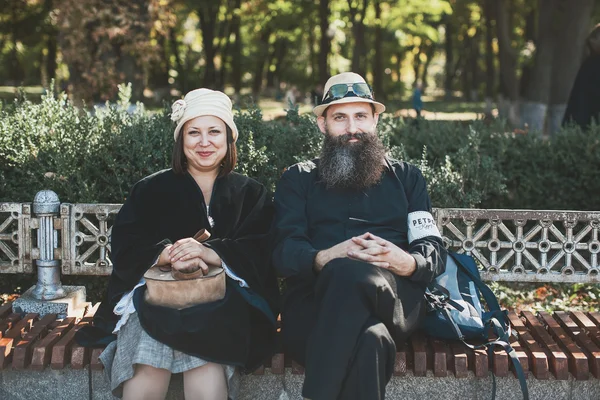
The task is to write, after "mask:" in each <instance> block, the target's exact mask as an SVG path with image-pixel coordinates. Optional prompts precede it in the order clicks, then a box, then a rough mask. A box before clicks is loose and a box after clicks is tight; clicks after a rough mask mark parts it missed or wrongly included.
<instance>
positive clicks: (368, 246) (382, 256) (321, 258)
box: [315, 232, 417, 276]
mask: <svg viewBox="0 0 600 400" xmlns="http://www.w3.org/2000/svg"><path fill="white" fill-rule="evenodd" d="M344 257H348V258H353V259H355V260H360V261H364V262H368V263H370V264H373V265H375V266H377V267H380V268H384V269H387V270H389V271H391V272H392V273H394V274H396V275H399V276H410V275H412V273H413V272H414V271H415V270H416V268H417V262H416V260H415V258H414V257H413V256H412V255H410V254H409V253H407V252H406V251H404V250H402V249H401V248H399V247H398V246H396V245H395V244H394V243H392V242H389V241H387V240H385V239H382V238H380V237H379V236H376V235H373V234H372V233H369V232H367V233H364V234H362V235H360V236H356V237H353V238H351V239H348V240H346V241H343V242H341V243H338V244H336V245H335V246H333V247H331V248H329V249H327V250H323V251H320V252H319V253H317V257H316V259H315V269H316V270H317V271H320V270H321V269H322V268H323V267H324V266H325V264H327V263H328V262H329V261H331V260H333V259H335V258H344Z"/></svg>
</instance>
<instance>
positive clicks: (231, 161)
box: [171, 124, 237, 177]
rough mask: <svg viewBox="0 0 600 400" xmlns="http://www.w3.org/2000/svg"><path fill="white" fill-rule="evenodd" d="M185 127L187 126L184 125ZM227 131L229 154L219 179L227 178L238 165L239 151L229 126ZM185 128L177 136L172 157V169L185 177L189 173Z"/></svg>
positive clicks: (226, 126)
mask: <svg viewBox="0 0 600 400" xmlns="http://www.w3.org/2000/svg"><path fill="white" fill-rule="evenodd" d="M184 126H185V125H184ZM225 130H226V133H227V153H225V158H223V162H222V163H221V171H219V177H221V176H225V175H227V174H228V173H230V172H231V171H233V169H234V168H235V164H236V163H237V149H236V147H235V143H234V141H233V132H232V131H231V128H230V127H229V125H227V124H225ZM183 135H184V133H183V127H182V128H181V130H180V131H179V135H177V140H176V141H175V145H174V146H173V156H172V157H171V168H173V172H175V174H177V175H183V174H185V173H186V172H187V158H186V157H185V154H184V152H183Z"/></svg>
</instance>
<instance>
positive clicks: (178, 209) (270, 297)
mask: <svg viewBox="0 0 600 400" xmlns="http://www.w3.org/2000/svg"><path fill="white" fill-rule="evenodd" d="M171 119H172V120H173V121H175V122H176V123H177V127H176V128H175V133H174V137H175V146H174V149H173V160H172V168H171V169H168V170H164V171H160V172H157V173H155V174H153V175H151V176H148V177H146V178H144V179H142V180H141V181H139V182H138V183H136V184H135V185H134V186H133V189H132V191H131V195H130V197H129V198H128V199H127V201H126V202H125V204H124V205H123V207H122V208H121V210H120V211H119V214H118V216H117V219H116V221H115V224H114V226H113V230H112V239H111V245H112V252H111V260H112V262H113V272H112V275H111V278H110V282H109V286H108V291H107V295H106V298H105V300H104V301H103V302H102V306H101V308H100V309H99V310H98V312H97V313H96V316H95V318H94V326H93V327H89V328H84V329H82V330H81V331H80V332H79V333H78V342H80V343H82V344H84V345H98V344H103V343H106V342H109V341H110V340H111V339H112V340H114V337H115V336H114V335H111V334H110V333H111V332H112V333H116V338H117V340H116V341H112V342H110V344H109V345H108V346H107V348H106V349H105V351H104V352H103V353H102V355H101V356H100V360H101V361H102V363H103V364H104V366H105V371H106V374H107V376H108V377H109V379H110V384H111V389H112V390H113V393H114V394H115V395H117V396H118V395H121V394H122V395H123V397H124V398H126V399H138V398H139V399H150V398H157V399H162V398H164V397H165V395H166V393H167V389H168V384H169V380H170V377H171V373H177V372H183V380H184V393H185V397H186V399H193V398H202V399H215V400H216V399H219V400H221V399H223V400H224V399H227V398H228V397H229V398H234V396H235V393H233V391H231V390H230V386H231V383H232V378H233V376H234V372H235V369H236V367H239V368H243V369H245V370H252V369H254V368H256V367H257V366H258V365H259V364H260V363H261V362H262V361H263V360H264V359H265V358H266V357H268V356H269V355H270V354H271V353H272V351H273V346H274V334H275V315H276V307H275V305H276V304H277V296H278V290H277V285H276V280H275V275H274V273H273V271H272V269H271V266H270V262H269V254H270V253H269V251H268V248H267V232H268V230H269V226H270V223H271V217H272V210H271V205H270V201H269V196H268V194H267V192H266V190H265V188H264V187H263V186H262V185H261V184H259V183H258V182H256V181H254V180H252V179H250V178H247V177H244V176H242V175H240V174H237V173H235V172H232V170H233V168H234V166H235V163H236V158H237V156H236V147H235V142H236V140H237V137H238V131H237V127H236V125H235V123H234V122H233V114H232V105H231V101H230V99H229V98H228V97H227V96H226V95H225V94H223V93H221V92H217V91H212V90H209V89H197V90H193V91H191V92H189V93H188V94H187V95H186V96H185V98H184V99H183V100H178V101H176V102H175V103H174V104H173V108H172V116H171ZM202 228H205V229H207V230H208V231H209V232H210V233H211V238H210V239H209V240H208V241H206V242H204V243H199V242H198V241H196V240H195V239H193V236H194V234H195V233H196V232H198V231H199V230H200V229H202ZM168 264H170V265H171V267H172V268H173V269H175V270H179V271H183V272H191V271H194V270H197V269H198V268H200V269H202V270H203V271H206V270H207V268H208V267H209V266H211V267H222V268H224V269H225V273H226V274H227V279H226V293H225V298H224V299H223V300H219V301H216V302H211V303H207V304H202V305H196V306H192V307H189V308H185V309H183V310H175V309H171V308H168V307H161V306H156V305H151V304H148V303H146V302H145V301H144V293H145V290H146V287H145V285H144V281H143V279H142V278H143V275H144V273H145V272H146V271H147V270H148V269H149V268H150V267H151V266H153V265H158V266H161V267H162V266H166V265H168ZM117 321H118V323H117ZM115 324H116V325H115Z"/></svg>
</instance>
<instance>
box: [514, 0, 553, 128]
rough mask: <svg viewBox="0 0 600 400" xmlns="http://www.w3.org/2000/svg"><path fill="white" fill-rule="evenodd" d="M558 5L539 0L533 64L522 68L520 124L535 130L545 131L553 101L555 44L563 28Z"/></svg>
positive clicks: (547, 0) (549, 1) (534, 35)
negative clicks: (547, 113) (549, 107)
mask: <svg viewBox="0 0 600 400" xmlns="http://www.w3.org/2000/svg"><path fill="white" fill-rule="evenodd" d="M557 4H558V3H557V0H538V20H537V32H535V31H534V32H535V33H533V37H534V38H535V49H536V50H535V55H534V64H533V66H530V67H527V68H524V69H523V75H524V77H523V78H522V79H521V82H523V84H524V85H525V87H524V89H523V100H522V102H521V126H525V124H527V125H528V127H529V130H530V131H533V132H543V130H544V124H545V121H546V112H547V109H548V102H549V100H550V87H551V86H552V80H551V79H552V62H553V57H554V43H555V41H556V39H557V38H556V35H557V33H558V30H559V29H560V27H557V26H556V23H555V21H556V19H557V18H558V15H557V11H558V10H557V7H556V6H557ZM531 23H534V21H528V25H530V24H531ZM557 28H558V29H557ZM528 30H529V29H526V37H527V36H529V35H531V33H527V31H528ZM528 39H529V38H528Z"/></svg>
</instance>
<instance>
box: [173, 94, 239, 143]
mask: <svg viewBox="0 0 600 400" xmlns="http://www.w3.org/2000/svg"><path fill="white" fill-rule="evenodd" d="M232 109H233V105H232V104H231V99H230V98H229V97H228V96H227V95H226V94H225V93H223V92H218V91H216V90H210V89H195V90H192V91H191V92H189V93H188V94H186V95H185V97H184V98H183V99H180V100H177V101H176V102H175V103H173V106H172V107H171V120H172V121H174V122H176V123H177V127H176V128H175V132H174V133H173V137H174V138H175V140H177V136H179V132H180V131H181V128H182V127H183V124H185V123H186V122H188V121H189V120H191V119H194V118H196V117H201V116H204V115H212V116H215V117H218V118H221V119H222V120H223V122H225V123H226V124H227V125H228V126H229V127H230V128H231V132H232V134H233V141H234V142H235V141H236V140H237V138H238V130H237V126H236V125H235V122H233V112H232Z"/></svg>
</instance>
